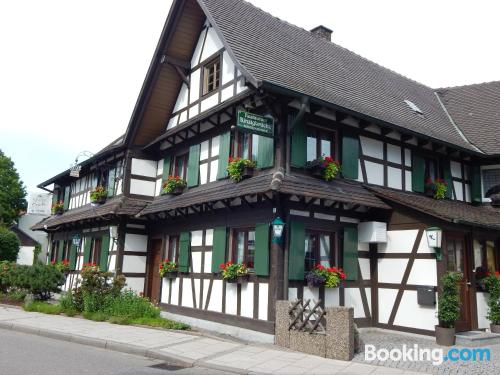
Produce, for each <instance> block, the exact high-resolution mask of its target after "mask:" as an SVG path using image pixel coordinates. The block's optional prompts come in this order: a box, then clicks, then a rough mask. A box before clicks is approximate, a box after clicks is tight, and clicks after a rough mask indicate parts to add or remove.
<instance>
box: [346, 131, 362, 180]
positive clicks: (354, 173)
mask: <svg viewBox="0 0 500 375" xmlns="http://www.w3.org/2000/svg"><path fill="white" fill-rule="evenodd" d="M358 163H359V139H358V136H357V135H352V134H344V136H343V137H342V176H344V177H345V178H350V179H352V180H357V179H358V170H359V169H358Z"/></svg>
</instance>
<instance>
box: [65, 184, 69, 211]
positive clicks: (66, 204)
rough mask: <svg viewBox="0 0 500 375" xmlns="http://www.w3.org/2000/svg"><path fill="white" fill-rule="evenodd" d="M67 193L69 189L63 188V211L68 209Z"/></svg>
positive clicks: (67, 187)
mask: <svg viewBox="0 0 500 375" xmlns="http://www.w3.org/2000/svg"><path fill="white" fill-rule="evenodd" d="M69 192H70V187H69V186H66V187H65V188H64V211H66V210H67V209H68V208H69Z"/></svg>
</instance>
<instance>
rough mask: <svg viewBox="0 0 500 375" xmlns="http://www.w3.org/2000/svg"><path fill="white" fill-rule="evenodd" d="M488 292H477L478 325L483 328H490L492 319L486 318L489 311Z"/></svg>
mask: <svg viewBox="0 0 500 375" xmlns="http://www.w3.org/2000/svg"><path fill="white" fill-rule="evenodd" d="M487 301H488V294H487V293H482V292H478V293H476V304H477V326H478V328H479V329H481V328H490V321H489V320H488V319H486V314H487V313H488V305H487Z"/></svg>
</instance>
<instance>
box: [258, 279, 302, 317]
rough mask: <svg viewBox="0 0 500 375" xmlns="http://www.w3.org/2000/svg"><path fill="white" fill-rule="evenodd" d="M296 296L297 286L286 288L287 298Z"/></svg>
mask: <svg viewBox="0 0 500 375" xmlns="http://www.w3.org/2000/svg"><path fill="white" fill-rule="evenodd" d="M259 287H260V286H259ZM296 298H297V288H288V299H289V300H293V299H296ZM259 305H260V303H259ZM259 317H260V314H259Z"/></svg>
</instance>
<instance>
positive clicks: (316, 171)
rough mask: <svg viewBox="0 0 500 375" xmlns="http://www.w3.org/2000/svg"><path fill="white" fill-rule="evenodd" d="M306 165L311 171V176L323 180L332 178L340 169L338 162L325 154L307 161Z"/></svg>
mask: <svg viewBox="0 0 500 375" xmlns="http://www.w3.org/2000/svg"><path fill="white" fill-rule="evenodd" d="M307 167H308V169H309V170H310V171H311V175H312V176H314V177H317V178H321V179H323V180H325V181H331V180H333V179H334V178H335V177H337V176H338V174H339V172H340V170H341V166H340V163H339V162H338V161H336V160H333V158H332V157H331V156H325V157H321V158H319V159H316V160H313V161H311V162H309V163H308V165H307Z"/></svg>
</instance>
